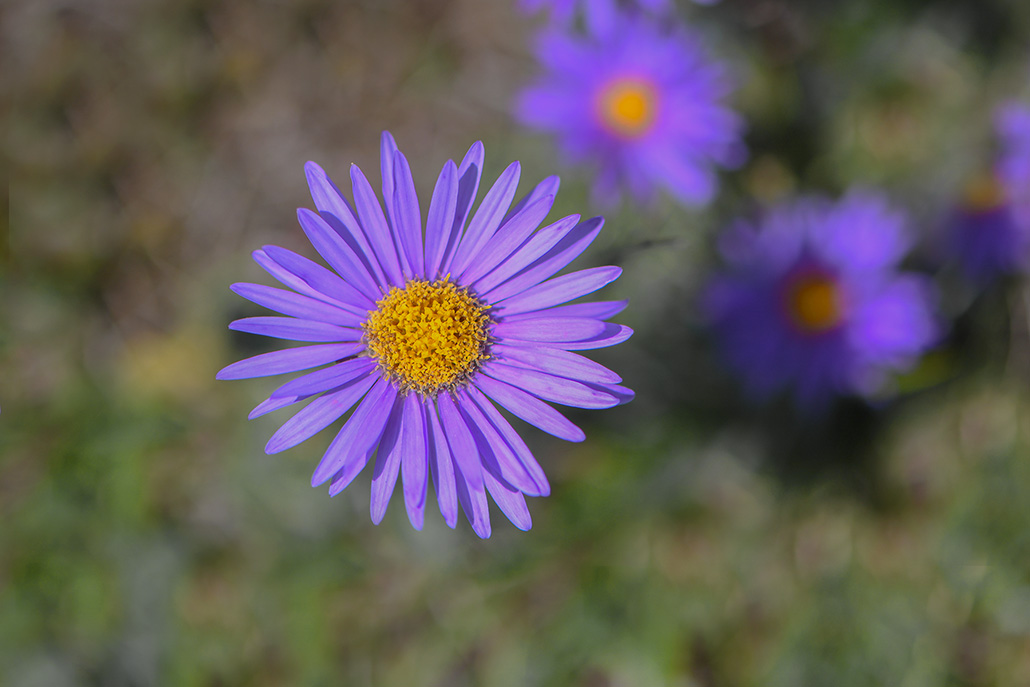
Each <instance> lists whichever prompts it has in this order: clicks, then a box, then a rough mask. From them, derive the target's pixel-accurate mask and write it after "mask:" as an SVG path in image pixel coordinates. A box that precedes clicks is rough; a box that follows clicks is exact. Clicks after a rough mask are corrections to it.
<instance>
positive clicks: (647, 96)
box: [597, 79, 657, 138]
mask: <svg viewBox="0 0 1030 687" xmlns="http://www.w3.org/2000/svg"><path fill="white" fill-rule="evenodd" d="M656 101H657V95H656V93H655V91H654V88H653V87H652V86H651V85H650V84H648V83H646V82H644V81H640V80H638V79H621V80H618V81H615V82H614V83H612V84H610V85H609V86H608V87H607V88H605V89H604V90H603V91H602V92H601V96H600V98H599V99H598V103H597V106H598V111H599V113H600V116H601V121H602V122H603V123H604V125H605V126H606V127H607V128H608V129H609V130H610V131H611V132H612V133H614V134H617V135H619V136H623V137H626V138H636V137H638V136H641V135H643V134H644V133H646V132H647V130H648V129H649V128H650V127H651V124H652V123H653V122H654V118H655V110H656V109H657V108H656V105H657V103H656Z"/></svg>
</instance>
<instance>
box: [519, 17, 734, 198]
mask: <svg viewBox="0 0 1030 687" xmlns="http://www.w3.org/2000/svg"><path fill="white" fill-rule="evenodd" d="M587 18H588V19H589V21H588V22H587V25H588V32H587V33H586V34H585V35H579V34H577V33H574V32H572V31H571V30H568V29H566V28H560V27H551V28H549V29H546V30H545V31H544V32H543V33H542V34H541V35H540V36H539V38H538V40H537V43H536V56H537V58H538V60H539V61H540V62H541V64H542V65H543V67H544V73H543V74H542V75H541V76H540V77H539V78H538V79H537V81H536V82H534V83H533V84H531V85H530V86H529V87H527V88H526V89H525V90H524V91H523V92H522V93H521V95H520V97H519V99H518V103H517V106H516V116H517V118H518V119H519V120H520V121H521V122H522V123H524V124H525V125H527V126H529V127H533V128H536V129H540V130H543V131H548V132H551V133H553V134H554V135H555V136H556V137H557V139H558V146H559V149H560V151H561V152H562V153H563V154H564V156H565V157H566V158H567V159H568V160H569V161H570V162H573V163H584V164H588V165H590V166H592V167H593V168H594V169H596V171H597V177H596V180H595V183H594V196H595V199H597V200H599V201H605V200H608V201H609V202H610V200H609V199H611V198H618V197H619V195H620V193H621V190H622V189H628V190H629V192H630V193H631V194H632V195H633V196H634V197H635V198H636V199H637V200H638V201H646V200H648V199H650V198H651V197H653V196H654V194H655V191H656V190H657V189H659V188H664V189H666V190H667V191H669V192H670V193H671V194H672V195H673V196H674V197H675V198H677V199H678V200H679V201H681V202H684V203H687V204H693V205H700V204H705V203H707V202H709V201H710V200H711V199H712V197H713V196H714V195H715V192H716V190H717V187H718V182H717V177H716V174H715V170H716V168H718V167H724V168H728V167H734V166H736V165H738V164H739V163H740V162H742V161H743V159H744V157H745V151H744V147H743V144H742V142H741V135H742V131H743V128H744V125H743V121H742V120H741V118H740V117H739V116H738V115H737V114H736V113H734V112H733V111H732V110H730V109H729V108H728V107H727V106H725V105H724V104H723V100H724V98H725V97H726V96H727V95H728V93H729V92H730V91H731V89H732V84H731V82H730V79H729V76H728V74H727V72H726V69H725V68H724V67H723V66H722V65H721V64H719V63H717V62H714V61H713V60H711V59H710V58H709V56H708V54H707V53H706V51H705V49H704V48H703V46H702V44H701V41H700V39H699V38H697V37H696V36H695V35H694V34H693V33H691V32H690V31H689V30H688V29H687V28H686V27H685V26H683V25H681V24H671V25H670V24H669V23H668V22H662V21H658V20H656V19H653V18H651V17H649V16H647V15H645V14H644V13H640V12H637V13H631V12H626V11H622V10H618V9H616V8H615V7H614V5H612V4H610V3H599V4H598V5H596V6H592V10H591V11H590V12H589V13H588V15H587Z"/></svg>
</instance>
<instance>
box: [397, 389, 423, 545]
mask: <svg viewBox="0 0 1030 687" xmlns="http://www.w3.org/2000/svg"><path fill="white" fill-rule="evenodd" d="M401 443H402V448H403V454H402V455H401V475H402V478H403V482H404V507H405V509H407V511H408V520H410V521H411V526H412V527H414V528H415V529H416V530H421V529H422V521H423V519H424V517H425V510H426V483H427V482H428V477H429V455H428V452H427V437H426V418H425V409H424V408H423V407H422V402H421V401H419V399H418V395H417V394H408V395H407V396H405V398H404V424H402V426H401Z"/></svg>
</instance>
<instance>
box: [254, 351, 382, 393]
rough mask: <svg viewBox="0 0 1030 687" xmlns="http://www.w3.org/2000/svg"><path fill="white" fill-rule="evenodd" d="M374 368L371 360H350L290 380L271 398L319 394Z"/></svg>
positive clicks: (365, 358) (364, 358)
mask: <svg viewBox="0 0 1030 687" xmlns="http://www.w3.org/2000/svg"><path fill="white" fill-rule="evenodd" d="M375 367H376V362H375V361H374V360H372V359H371V358H367V357H361V358H351V359H350V360H344V361H343V362H340V363H336V364H335V365H330V366H329V367H324V368H322V369H321V370H315V371H314V372H309V373H307V374H306V375H303V376H300V377H297V378H296V379H292V380H290V381H288V382H286V383H285V384H283V385H282V386H280V387H279V388H278V389H276V390H275V391H273V392H272V398H283V397H285V396H310V395H312V394H320V393H322V392H324V391H329V390H330V389H335V388H336V387H338V386H343V385H344V384H347V383H348V382H350V381H351V380H354V379H357V378H359V377H361V376H363V375H367V374H370V373H371V372H372V371H373V370H374V369H375Z"/></svg>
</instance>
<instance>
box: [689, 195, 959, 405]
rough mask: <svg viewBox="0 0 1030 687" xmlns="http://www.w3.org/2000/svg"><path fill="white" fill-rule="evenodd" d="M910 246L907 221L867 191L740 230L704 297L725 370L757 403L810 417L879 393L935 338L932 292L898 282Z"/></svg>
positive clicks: (913, 282)
mask: <svg viewBox="0 0 1030 687" xmlns="http://www.w3.org/2000/svg"><path fill="white" fill-rule="evenodd" d="M908 246H909V239H908V237H907V235H906V227H905V220H904V218H903V216H902V215H901V214H899V213H898V212H896V211H894V210H893V209H891V207H890V206H889V205H888V203H887V202H886V200H885V199H884V198H883V197H881V196H880V195H878V194H874V193H871V192H864V191H854V192H852V193H850V194H848V195H847V196H845V197H844V198H843V199H841V200H840V201H838V202H832V201H830V200H827V199H824V198H817V197H802V198H799V199H796V200H793V201H790V202H786V203H784V204H782V205H779V206H777V207H774V208H772V209H771V210H770V211H769V212H768V213H767V214H766V215H765V216H764V217H763V218H762V219H761V221H760V222H759V223H758V224H757V225H752V224H750V223H746V222H741V223H739V224H737V225H735V226H734V227H732V229H731V230H730V231H728V232H727V233H726V235H725V236H723V242H722V244H721V250H722V253H723V255H724V257H725V259H726V262H727V264H728V269H727V271H726V272H725V273H724V274H723V275H721V276H719V277H717V278H716V279H715V280H713V283H712V284H711V286H710V288H709V290H708V292H707V297H706V306H707V310H708V314H709V316H710V318H711V321H712V324H713V327H714V328H715V331H716V333H717V335H718V336H719V339H720V341H721V343H722V344H723V347H724V353H725V355H726V358H727V360H728V362H729V363H730V365H732V366H733V367H734V368H735V369H736V370H737V371H738V372H739V373H740V375H741V376H742V377H743V378H744V379H745V380H746V382H747V384H748V386H749V388H750V390H751V391H752V392H753V393H754V394H755V395H757V396H768V395H769V394H772V393H774V392H777V391H781V390H784V389H791V390H793V392H794V394H795V397H796V399H797V401H798V402H799V404H800V405H802V406H803V407H809V408H810V407H812V406H814V405H816V404H819V403H821V402H824V401H826V400H828V399H829V398H831V397H833V396H836V395H839V394H850V393H857V394H860V395H868V394H872V393H874V392H876V391H877V390H879V389H880V388H881V387H882V384H883V382H884V379H885V376H886V375H887V374H888V373H890V372H894V371H899V370H904V369H906V368H908V367H909V366H911V365H912V364H913V363H914V362H915V361H916V360H917V359H918V357H919V355H920V354H921V353H922V352H923V351H924V350H926V349H927V348H928V347H929V346H931V345H932V344H933V343H934V342H935V340H936V339H937V338H938V335H939V334H938V327H937V324H936V322H935V320H934V316H933V314H932V313H933V311H932V304H933V296H932V290H931V287H930V284H929V281H928V280H927V279H926V278H924V277H921V276H917V275H915V274H909V273H905V272H900V271H898V263H899V261H900V260H901V258H902V257H903V256H904V254H905V251H906V250H907V248H908Z"/></svg>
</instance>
